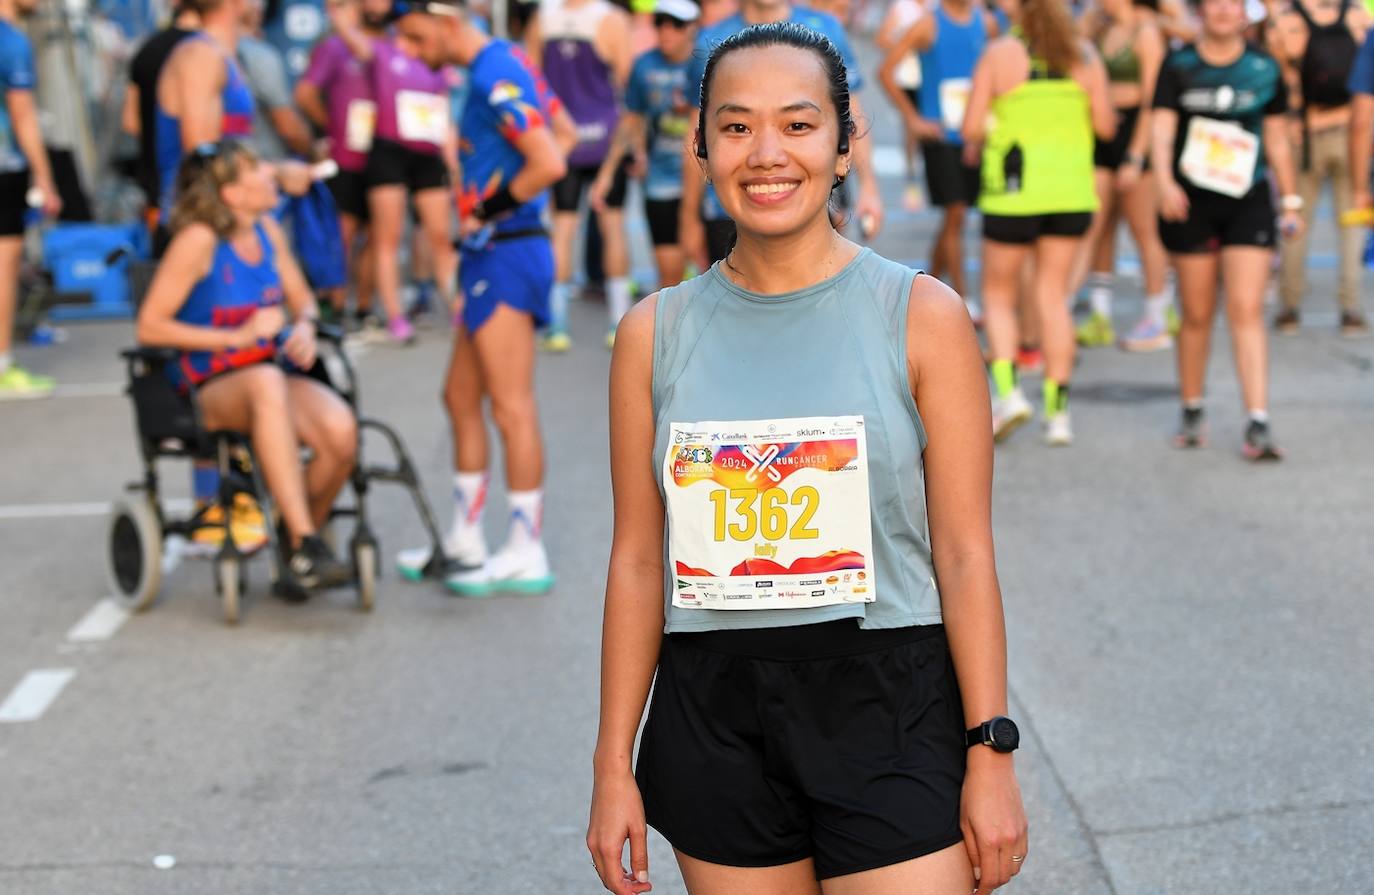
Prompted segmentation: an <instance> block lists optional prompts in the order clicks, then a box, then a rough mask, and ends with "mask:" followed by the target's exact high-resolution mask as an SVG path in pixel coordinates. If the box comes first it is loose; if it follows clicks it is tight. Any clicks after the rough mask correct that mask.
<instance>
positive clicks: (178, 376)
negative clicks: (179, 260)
mask: <svg viewBox="0 0 1374 895" xmlns="http://www.w3.org/2000/svg"><path fill="white" fill-rule="evenodd" d="M254 232H255V233H257V237H258V243H259V244H260V245H261V246H262V258H261V260H259V261H258V263H256V264H249V263H248V262H246V261H244V260H243V259H242V258H240V257H239V254H238V253H237V252H235V251H234V247H233V246H232V245H230V243H229V241H228V240H227V239H222V240H220V241H219V242H218V243H217V244H216V245H215V260H214V264H213V265H212V266H211V268H210V273H208V274H207V275H206V276H205V279H203V280H201V281H200V282H199V283H197V284H196V285H195V287H194V288H193V289H192V290H191V294H190V295H188V296H187V297H186V302H185V304H183V305H182V306H181V309H180V310H178V311H177V315H176V319H177V320H178V321H179V322H181V323H186V324H189V325H191V326H209V327H214V328H216V329H235V328H237V327H240V326H242V325H243V324H244V323H246V322H247V321H248V318H249V317H252V316H253V312H254V311H256V310H257V309H258V308H264V307H269V306H271V305H276V304H281V301H282V288H281V278H280V277H279V276H278V275H277V258H276V252H275V251H274V250H273V248H272V240H271V239H269V238H268V236H267V231H266V230H264V229H263V226H262V224H258V225H257V226H256V227H254ZM276 356H277V343H276V342H275V341H272V340H268V339H263V340H260V341H259V342H258V343H257V344H256V345H251V346H248V347H246V348H231V349H228V350H225V351H186V352H183V353H182V355H181V359H180V360H179V361H178V362H177V363H176V364H173V365H172V366H170V367H168V368H167V373H168V376H169V377H170V378H171V380H172V384H173V385H175V386H176V387H177V388H178V389H181V390H183V391H184V390H185V389H186V388H187V386H188V385H192V384H195V385H199V384H200V383H202V382H204V381H205V380H207V379H209V378H210V377H211V376H215V375H217V374H219V373H227V372H229V371H230V370H237V369H241V368H243V367H247V366H251V365H252V364H256V363H261V362H263V361H270V360H273V359H275V358H276Z"/></svg>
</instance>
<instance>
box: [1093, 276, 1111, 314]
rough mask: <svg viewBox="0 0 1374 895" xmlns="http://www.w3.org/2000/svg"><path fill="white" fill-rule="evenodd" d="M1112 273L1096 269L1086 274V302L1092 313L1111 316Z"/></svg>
mask: <svg viewBox="0 0 1374 895" xmlns="http://www.w3.org/2000/svg"><path fill="white" fill-rule="evenodd" d="M1112 279H1113V277H1112V275H1111V274H1109V273H1101V272H1098V271H1095V272H1093V273H1092V274H1089V275H1088V303H1089V304H1090V305H1091V306H1092V311H1093V313H1094V314H1100V315H1101V316H1103V317H1111V316H1112Z"/></svg>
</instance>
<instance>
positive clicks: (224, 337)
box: [137, 141, 358, 592]
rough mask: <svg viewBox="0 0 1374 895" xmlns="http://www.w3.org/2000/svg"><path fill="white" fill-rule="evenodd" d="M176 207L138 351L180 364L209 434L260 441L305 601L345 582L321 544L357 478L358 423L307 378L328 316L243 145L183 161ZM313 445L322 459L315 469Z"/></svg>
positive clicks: (258, 457) (268, 178)
mask: <svg viewBox="0 0 1374 895" xmlns="http://www.w3.org/2000/svg"><path fill="white" fill-rule="evenodd" d="M177 197H178V198H177V201H176V204H175V206H174V207H173V210H172V216H171V229H172V234H173V236H172V241H171V243H170V245H169V246H168V248H167V252H166V254H165V255H164V256H163V259H162V262H161V264H160V265H159V267H158V269H157V273H156V274H155V276H154V277H153V281H152V283H151V284H150V286H149V288H148V294H147V296H146V297H145V298H144V301H143V304H142V307H141V308H140V309H139V314H138V324H137V338H138V341H139V343H140V344H142V345H146V346H149V347H160V348H173V349H178V350H180V351H181V352H182V354H181V357H180V359H179V360H178V361H177V362H175V363H172V364H169V365H168V367H167V371H168V376H169V377H170V378H171V379H172V382H173V384H174V385H175V386H176V387H177V388H178V389H180V390H183V391H188V390H189V389H190V388H191V387H192V386H194V387H195V390H196V397H197V400H198V402H199V406H200V410H201V414H202V420H203V422H204V425H205V427H206V428H207V429H208V430H210V431H233V432H239V433H243V434H245V435H247V436H248V438H249V441H250V443H251V445H252V450H253V455H254V458H255V462H256V463H257V464H258V467H259V469H260V471H261V473H262V476H263V480H264V481H265V482H266V485H267V490H268V491H269V492H270V493H271V496H272V498H273V499H274V500H275V501H276V503H277V506H278V507H279V509H280V513H281V518H282V522H283V525H284V528H285V535H286V539H285V540H284V541H283V552H284V555H286V556H289V560H288V562H287V567H288V568H289V570H290V572H291V574H292V576H294V578H295V580H296V583H297V584H298V585H300V587H301V588H304V589H305V591H307V592H308V591H310V590H313V589H316V588H325V587H335V586H339V585H342V584H345V583H347V582H348V581H350V580H351V576H352V569H351V567H350V565H349V564H347V563H345V562H341V561H340V560H339V559H338V558H336V557H335V556H334V555H333V552H332V551H331V550H330V549H329V547H328V546H327V545H326V544H325V543H324V541H323V540H321V538H320V537H319V534H318V533H319V530H320V528H321V526H323V525H324V524H325V523H326V522H327V521H328V519H329V513H330V508H331V507H332V506H333V504H334V499H335V497H336V496H337V495H338V493H339V491H340V489H342V487H343V486H344V484H345V483H346V482H347V481H348V479H349V476H350V474H351V473H352V471H353V466H354V462H355V460H356V456H357V444H358V430H357V421H356V419H355V416H354V414H353V411H352V409H351V408H350V407H349V405H348V403H347V402H345V401H344V400H343V398H341V397H340V396H339V395H338V394H337V393H336V392H335V391H333V390H332V389H330V388H329V387H327V386H326V385H324V384H323V382H322V381H321V380H320V379H317V378H315V377H314V376H312V375H309V374H310V372H311V370H312V369H313V368H314V367H315V365H316V363H317V357H316V342H315V336H316V333H315V326H316V322H317V320H318V315H319V311H318V308H317V306H316V304H315V299H314V296H313V295H312V294H311V292H310V288H309V286H308V285H307V284H306V281H305V278H304V276H303V275H302V273H301V270H300V268H299V267H298V266H297V263H296V261H295V259H294V258H293V257H292V256H291V252H290V249H289V247H288V245H287V242H286V238H285V236H284V235H283V233H282V231H281V229H280V228H279V226H278V225H277V222H276V221H275V220H274V219H273V218H272V216H271V211H272V209H273V208H275V207H276V205H277V201H278V198H279V197H278V193H277V186H276V180H275V177H274V172H273V168H272V165H270V164H268V163H267V162H265V161H262V160H260V159H259V158H258V157H257V156H256V155H255V154H254V153H253V152H252V150H251V149H249V148H248V147H247V146H245V145H243V144H241V143H235V142H228V141H222V142H220V143H215V144H207V145H205V146H202V147H200V148H199V149H197V150H196V151H195V152H193V153H191V154H190V155H188V156H187V158H186V160H185V162H183V163H182V166H181V169H180V171H179V172H178V180H177ZM288 312H289V319H288ZM301 445H304V446H306V447H308V448H309V449H310V454H311V456H312V459H311V460H310V461H309V463H308V464H307V465H304V466H303V465H302V460H301V453H300V447H301Z"/></svg>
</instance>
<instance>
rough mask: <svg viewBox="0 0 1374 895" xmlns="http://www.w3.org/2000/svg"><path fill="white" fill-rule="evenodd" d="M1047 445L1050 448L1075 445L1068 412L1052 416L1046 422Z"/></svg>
mask: <svg viewBox="0 0 1374 895" xmlns="http://www.w3.org/2000/svg"><path fill="white" fill-rule="evenodd" d="M1045 444H1048V445H1049V446H1050V447H1068V446H1069V445H1071V444H1073V424H1072V423H1071V422H1070V420H1069V412H1068V411H1067V410H1064V411H1061V412H1059V413H1055V414H1051V415H1050V417H1049V418H1048V419H1046V420H1045Z"/></svg>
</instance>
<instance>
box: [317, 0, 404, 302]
mask: <svg viewBox="0 0 1374 895" xmlns="http://www.w3.org/2000/svg"><path fill="white" fill-rule="evenodd" d="M331 2H333V3H346V4H349V5H354V6H356V5H358V4H359V3H360V2H361V0H331ZM359 28H360V29H361V30H362V32H363V33H364V34H365V35H366V36H367V37H368V38H370V39H372V40H381V39H382V38H384V37H385V36H386V28H385V25H384V24H383V23H382V22H381V21H380V20H379V19H377V18H376V17H375V16H367V15H364V16H360V20H359ZM296 103H297V105H299V106H300V108H301V111H302V112H304V113H305V115H306V116H307V117H308V118H309V119H310V120H311V121H312V122H313V123H314V124H315V126H316V127H318V128H320V129H321V130H322V131H324V133H325V135H326V136H327V137H328V138H329V157H330V158H331V159H333V160H334V163H335V164H337V165H338V166H339V173H338V174H336V175H334V176H333V177H331V178H330V179H329V188H330V190H332V191H333V193H334V204H335V205H336V206H338V209H339V229H340V230H341V231H342V233H343V241H344V246H345V247H346V248H347V252H348V260H349V278H350V280H351V281H352V283H353V287H354V292H355V295H356V305H355V307H354V314H355V322H356V323H358V324H359V325H361V324H362V321H363V319H364V318H365V317H366V315H367V312H368V311H369V310H371V306H372V270H371V266H372V265H371V260H372V253H371V246H369V245H367V244H366V242H367V228H368V224H369V221H370V219H371V217H370V215H369V214H368V210H367V156H368V153H369V152H370V151H371V149H372V136H373V132H374V130H375V129H376V122H377V103H376V100H375V99H374V98H373V95H372V79H371V77H370V76H369V74H368V71H367V66H365V65H364V64H363V63H362V62H360V61H359V60H358V59H357V58H356V57H355V56H354V55H353V54H352V53H351V52H350V51H349V49H348V44H346V43H344V39H343V38H342V37H340V36H339V35H337V34H330V35H329V36H328V37H326V38H325V39H324V40H323V41H321V42H320V43H319V44H318V45H317V46H316V47H315V49H314V52H312V53H311V54H310V65H309V67H308V68H307V69H306V71H305V74H304V75H302V76H301V79H300V80H299V81H298V82H296ZM360 242H361V243H363V245H360V244H359V243H360ZM334 307H335V310H336V311H337V312H338V313H339V314H342V313H343V311H344V307H343V302H342V299H341V297H336V298H335V306H334Z"/></svg>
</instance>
